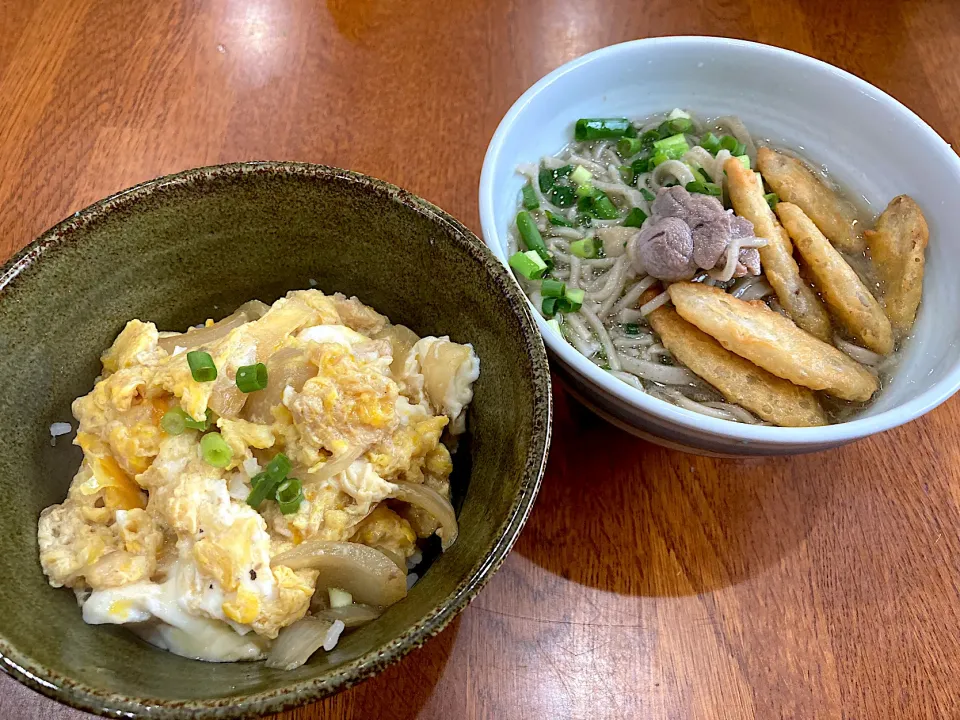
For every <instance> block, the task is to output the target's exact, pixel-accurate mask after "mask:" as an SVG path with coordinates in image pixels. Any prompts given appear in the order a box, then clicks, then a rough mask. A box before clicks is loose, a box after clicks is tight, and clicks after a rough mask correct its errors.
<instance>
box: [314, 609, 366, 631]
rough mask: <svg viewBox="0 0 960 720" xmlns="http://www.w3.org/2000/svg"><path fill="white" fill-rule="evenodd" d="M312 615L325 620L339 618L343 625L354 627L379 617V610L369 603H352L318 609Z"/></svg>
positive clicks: (329, 620) (330, 620)
mask: <svg viewBox="0 0 960 720" xmlns="http://www.w3.org/2000/svg"><path fill="white" fill-rule="evenodd" d="M314 617H318V618H320V619H321V620H327V621H328V622H334V621H336V620H339V621H340V622H342V623H343V625H344V627H347V628H355V627H360V626H361V625H366V624H367V623H368V622H372V621H373V620H376V619H377V618H378V617H380V610H378V609H377V608H375V607H372V606H371V605H361V604H359V603H354V604H353V605H347V606H346V607H339V608H329V609H327V610H320V611H318V612H316V613H315V614H314Z"/></svg>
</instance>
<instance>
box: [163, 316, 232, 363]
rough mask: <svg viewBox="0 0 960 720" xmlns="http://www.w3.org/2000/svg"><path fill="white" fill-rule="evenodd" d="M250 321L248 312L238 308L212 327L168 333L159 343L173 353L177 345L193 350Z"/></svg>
mask: <svg viewBox="0 0 960 720" xmlns="http://www.w3.org/2000/svg"><path fill="white" fill-rule="evenodd" d="M248 322H250V318H249V317H248V316H247V314H246V313H245V312H240V311H239V310H238V311H237V312H235V313H233V314H232V315H228V316H227V317H225V318H223V320H219V321H217V322H215V323H214V324H213V325H211V326H210V327H204V328H191V329H189V330H187V332H185V333H180V334H177V335H167V336H166V337H162V338H160V341H159V342H158V343H157V344H158V345H159V346H160V347H161V348H163V349H164V350H166V351H167V353H168V354H170V355H173V351H174V350H175V349H176V348H177V347H182V348H186V349H187V350H192V349H193V348H197V347H200V346H201V345H210V344H211V343H213V342H216V341H217V340H219V339H221V338H224V337H226V336H227V335H229V334H230V333H231V332H232V331H233V330H236V329H237V328H238V327H240V326H241V325H245V324H246V323H248Z"/></svg>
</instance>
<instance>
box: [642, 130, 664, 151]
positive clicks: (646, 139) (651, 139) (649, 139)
mask: <svg viewBox="0 0 960 720" xmlns="http://www.w3.org/2000/svg"><path fill="white" fill-rule="evenodd" d="M659 139H660V133H658V132H657V131H656V130H647V131H646V132H645V133H644V134H643V135H641V136H640V142H641V143H642V144H643V147H645V148H646V149H648V150H649V149H650V148H652V147H653V144H654V143H655V142H656V141H657V140H659Z"/></svg>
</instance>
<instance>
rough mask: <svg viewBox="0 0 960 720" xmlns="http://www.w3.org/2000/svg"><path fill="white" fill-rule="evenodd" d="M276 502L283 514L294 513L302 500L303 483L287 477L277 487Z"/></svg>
mask: <svg viewBox="0 0 960 720" xmlns="http://www.w3.org/2000/svg"><path fill="white" fill-rule="evenodd" d="M276 498H277V504H278V505H279V506H280V512H282V513H283V514H284V515H290V514H291V513H295V512H296V511H297V510H298V509H299V508H300V503H301V502H303V484H302V483H301V482H300V481H299V480H297V479H296V478H287V479H286V480H284V481H283V482H282V483H280V485H279V486H278V487H277V494H276Z"/></svg>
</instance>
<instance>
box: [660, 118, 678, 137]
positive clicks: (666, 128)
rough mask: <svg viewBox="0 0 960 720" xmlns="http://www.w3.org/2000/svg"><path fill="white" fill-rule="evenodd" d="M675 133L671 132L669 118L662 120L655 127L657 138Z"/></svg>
mask: <svg viewBox="0 0 960 720" xmlns="http://www.w3.org/2000/svg"><path fill="white" fill-rule="evenodd" d="M675 134H676V133H674V132H673V128H671V127H670V121H669V120H664V121H663V122H662V123H660V125H659V127H657V138H658V139H660V140H662V139H663V138H668V137H670V136H671V135H675Z"/></svg>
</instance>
